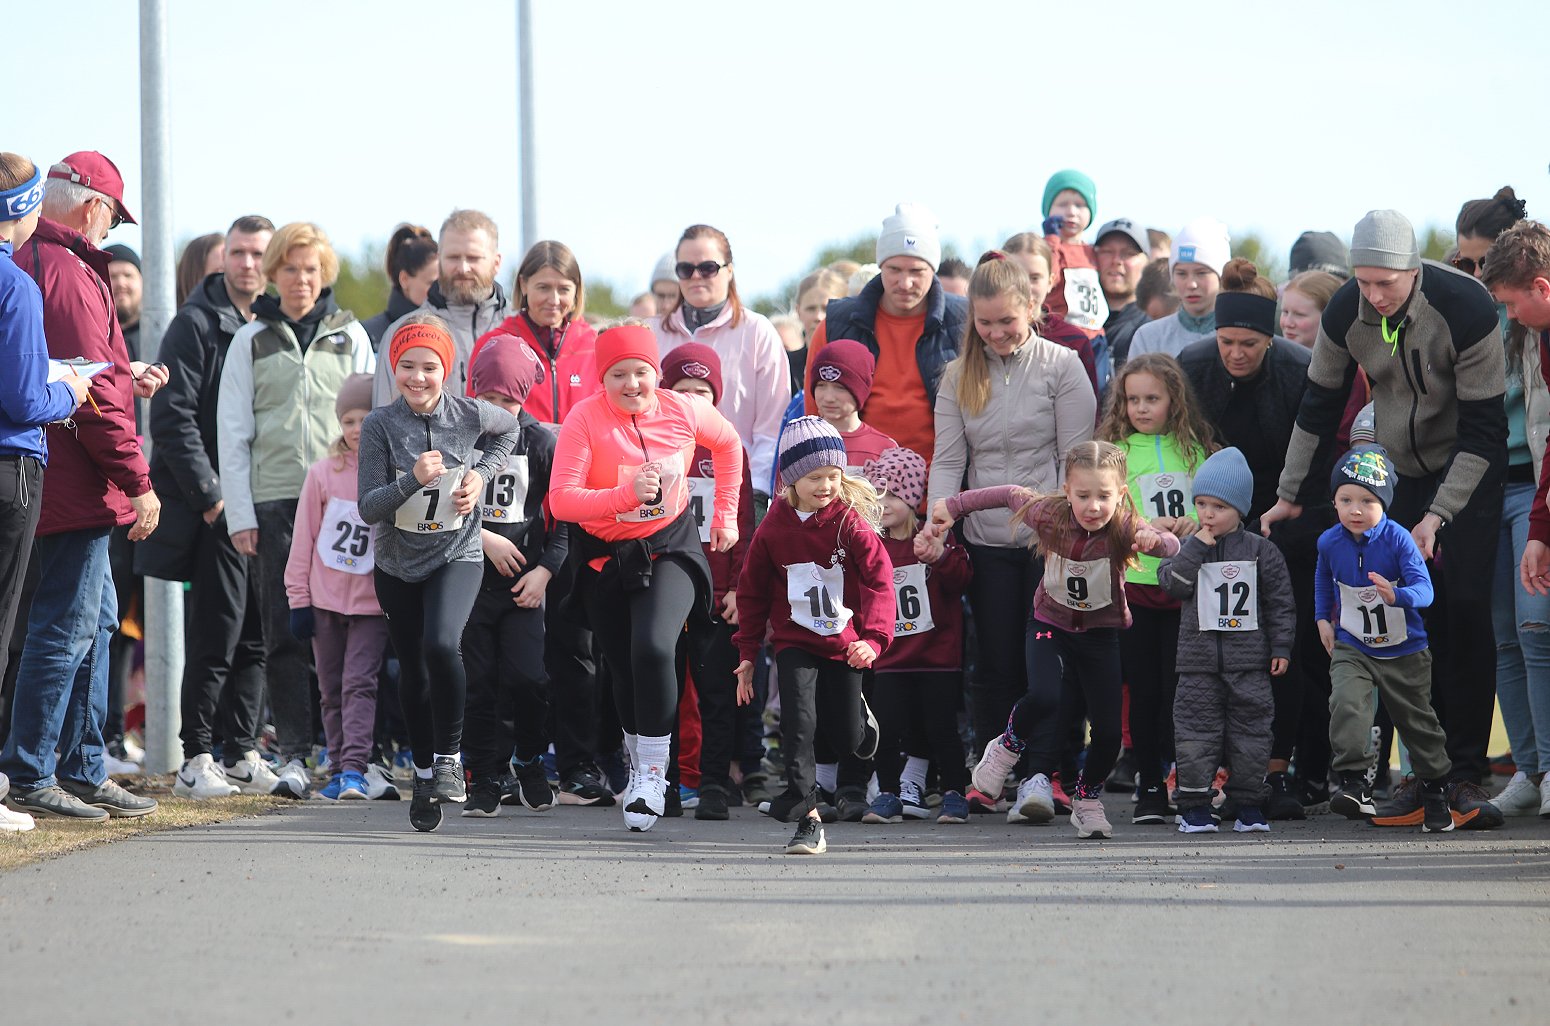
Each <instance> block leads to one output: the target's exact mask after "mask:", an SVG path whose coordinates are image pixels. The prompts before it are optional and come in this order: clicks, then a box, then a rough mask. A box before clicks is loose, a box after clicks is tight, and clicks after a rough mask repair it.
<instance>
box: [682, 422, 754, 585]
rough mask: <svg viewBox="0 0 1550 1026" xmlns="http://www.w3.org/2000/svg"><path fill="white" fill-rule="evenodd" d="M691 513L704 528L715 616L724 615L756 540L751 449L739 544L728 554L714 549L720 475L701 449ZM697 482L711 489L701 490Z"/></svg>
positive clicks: (692, 474) (694, 467) (693, 472)
mask: <svg viewBox="0 0 1550 1026" xmlns="http://www.w3.org/2000/svg"><path fill="white" fill-rule="evenodd" d="M687 477H688V479H689V512H690V513H693V514H694V518H695V520H696V521H698V523H699V525H700V544H701V545H703V546H704V547H705V559H706V561H707V562H708V563H710V579H711V584H712V586H713V591H714V592H715V604H714V605H712V606H711V612H712V613H715V614H716V615H717V616H720V615H721V600H722V599H724V598H726V595H727V592H729V591H732V590H733V589H735V588H736V587H737V580H738V578H739V577H741V576H742V575H743V557H744V556H745V555H746V554H747V552H748V543H749V541H751V540H752V539H753V477H752V475H750V474H749V472H748V448H747V447H746V446H744V447H743V489H742V492H741V493H739V495H738V499H737V544H736V545H734V546H732V547H731V548H730V549H728V550H727V551H726V552H714V551H712V550H711V547H710V540H709V539H710V513H711V507H712V506H713V505H714V499H715V481H716V472H715V468H714V467H713V466H712V464H711V459H710V450H709V449H707V448H705V446H703V445H701V446H699V447H697V448H696V449H695V450H694V459H693V461H691V462H690V464H689V473H688V475H687ZM696 479H698V480H700V481H704V482H706V483H707V485H708V486H709V487H706V488H704V489H703V490H702V489H701V486H699V485H697V484H695V481H696Z"/></svg>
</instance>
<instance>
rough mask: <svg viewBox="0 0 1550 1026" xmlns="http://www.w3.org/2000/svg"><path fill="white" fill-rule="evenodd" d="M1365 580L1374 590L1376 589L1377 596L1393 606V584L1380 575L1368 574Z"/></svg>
mask: <svg viewBox="0 0 1550 1026" xmlns="http://www.w3.org/2000/svg"><path fill="white" fill-rule="evenodd" d="M1367 579H1368V580H1369V581H1371V582H1372V586H1373V587H1374V588H1377V589H1378V596H1379V597H1380V598H1382V599H1383V601H1384V602H1386V603H1388V604H1389V605H1391V606H1392V605H1393V604H1394V582H1393V581H1391V580H1389V579H1388V578H1387V577H1384V576H1383V575H1382V574H1373V573H1369V574H1368V575H1367Z"/></svg>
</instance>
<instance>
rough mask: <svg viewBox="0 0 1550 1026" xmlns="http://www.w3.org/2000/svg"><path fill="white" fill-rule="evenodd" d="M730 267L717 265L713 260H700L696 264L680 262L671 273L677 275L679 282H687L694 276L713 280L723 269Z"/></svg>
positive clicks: (728, 265) (685, 261)
mask: <svg viewBox="0 0 1550 1026" xmlns="http://www.w3.org/2000/svg"><path fill="white" fill-rule="evenodd" d="M731 266H732V265H731V264H718V263H716V261H714V260H702V261H700V262H699V263H697V264H691V263H689V262H688V261H687V260H681V261H679V262H678V263H677V264H675V265H674V266H673V273H674V274H676V275H678V279H679V280H680V281H688V280H689V279H690V278H693V277H694V276H695V275H696V274H697V275H699V276H700V277H701V278H714V277H715V276H716V274H717V273H718V272H719V271H720V270H721V269H722V268H723V267H731Z"/></svg>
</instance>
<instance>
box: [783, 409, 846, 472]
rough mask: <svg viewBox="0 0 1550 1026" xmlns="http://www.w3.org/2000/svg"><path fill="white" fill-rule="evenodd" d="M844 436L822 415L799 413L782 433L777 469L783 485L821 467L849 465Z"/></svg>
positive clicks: (843, 467)
mask: <svg viewBox="0 0 1550 1026" xmlns="http://www.w3.org/2000/svg"><path fill="white" fill-rule="evenodd" d="M846 462H847V461H846V458H845V440H844V439H843V438H841V437H840V433H839V432H838V431H836V430H834V425H832V424H830V423H829V422H828V421H826V420H824V419H823V418H822V417H798V418H797V419H796V420H793V421H792V422H791V423H789V424H787V425H786V429H785V430H784V431H782V432H781V434H780V452H779V453H778V454H777V455H776V457H775V472H776V474H777V475H778V480H779V482H780V486H781V487H782V488H788V487H790V486H791V485H793V484H795V483H796V482H797V481H799V480H801V479H802V478H804V477H806V476H807V475H808V474H811V473H812V472H813V471H815V470H817V469H818V468H819V467H839V468H840V470H842V471H843V470H844V469H845V466H846Z"/></svg>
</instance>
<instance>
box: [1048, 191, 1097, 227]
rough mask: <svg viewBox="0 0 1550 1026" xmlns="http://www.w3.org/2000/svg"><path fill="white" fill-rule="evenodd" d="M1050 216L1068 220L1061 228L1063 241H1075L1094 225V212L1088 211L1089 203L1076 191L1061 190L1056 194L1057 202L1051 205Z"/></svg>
mask: <svg viewBox="0 0 1550 1026" xmlns="http://www.w3.org/2000/svg"><path fill="white" fill-rule="evenodd" d="M1049 212H1050V216H1051V217H1054V216H1055V215H1057V214H1058V215H1059V216H1061V217H1063V218H1065V219H1066V221H1065V223H1064V224H1062V225H1061V226H1060V237H1061V238H1062V239H1074V238H1076V237H1077V236H1078V235H1080V234H1082V233H1083V232H1085V231H1086V230H1087V226H1088V225H1090V224H1092V223H1093V212H1092V211H1091V210H1088V209H1087V201H1086V200H1084V199H1083V198H1082V194H1081V193H1079V192H1077V191H1076V190H1075V189H1061V190H1060V191H1059V192H1057V193H1055V202H1053V203H1051V204H1050V205H1049Z"/></svg>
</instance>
